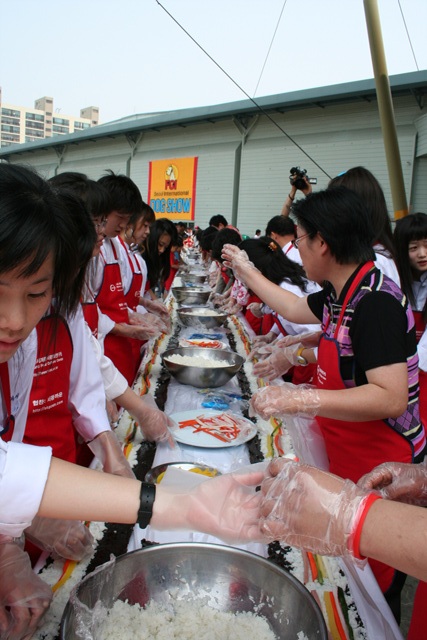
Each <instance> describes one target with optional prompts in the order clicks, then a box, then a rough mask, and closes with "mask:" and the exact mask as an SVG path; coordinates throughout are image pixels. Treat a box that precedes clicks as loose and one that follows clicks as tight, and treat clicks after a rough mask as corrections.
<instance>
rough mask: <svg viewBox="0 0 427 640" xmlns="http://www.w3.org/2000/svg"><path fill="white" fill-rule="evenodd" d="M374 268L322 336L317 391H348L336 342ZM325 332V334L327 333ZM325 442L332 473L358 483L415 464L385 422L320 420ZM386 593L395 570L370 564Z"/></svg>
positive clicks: (353, 288)
mask: <svg viewBox="0 0 427 640" xmlns="http://www.w3.org/2000/svg"><path fill="white" fill-rule="evenodd" d="M373 267H374V263H373V262H367V263H366V264H365V265H364V266H363V267H362V268H361V270H360V271H359V273H358V274H357V276H356V278H355V279H354V280H353V282H352V284H351V286H350V288H349V290H348V292H347V295H346V297H345V299H344V302H343V306H342V309H341V313H340V316H339V318H338V322H337V326H336V329H335V332H334V336H333V338H328V337H327V336H326V335H325V333H323V335H322V337H321V339H320V343H319V351H318V369H317V371H318V373H317V387H318V389H329V390H341V389H346V386H345V384H344V382H343V380H342V377H341V372H340V348H339V344H338V342H337V340H336V338H337V335H338V332H339V329H340V327H341V323H342V320H343V317H344V312H345V310H346V307H347V305H348V303H349V301H350V299H351V297H352V296H353V294H354V293H355V291H356V289H357V287H358V286H359V284H360V282H361V281H362V280H363V278H364V277H365V275H366V274H367V273H368V272H369V271H370V270H371V269H372V268H373ZM326 328H327V327H325V329H324V331H326ZM317 421H318V423H319V425H320V428H321V430H322V434H323V437H324V439H325V445H326V451H327V453H328V458H329V463H330V471H331V473H335V474H336V475H338V476H341V477H342V478H349V479H350V480H352V481H353V482H357V481H358V480H359V478H360V477H361V476H362V475H364V474H365V473H368V471H371V470H372V469H373V468H374V467H376V466H377V465H379V464H381V463H382V462H388V461H390V460H393V461H398V462H412V450H411V446H410V444H409V443H408V442H407V441H406V440H405V438H404V437H403V436H402V435H400V434H399V433H396V432H395V431H393V429H391V428H390V427H389V426H387V425H386V423H385V422H384V421H383V420H370V421H367V422H350V421H345V420H333V419H331V418H321V417H319V416H318V417H317ZM369 564H370V565H371V568H372V571H373V572H374V575H375V577H376V579H377V581H378V584H379V586H380V588H381V589H382V591H383V592H385V591H387V589H388V588H389V587H390V585H391V583H392V581H393V578H394V575H395V569H393V568H392V567H388V566H387V565H384V564H383V563H380V562H377V561H376V560H369Z"/></svg>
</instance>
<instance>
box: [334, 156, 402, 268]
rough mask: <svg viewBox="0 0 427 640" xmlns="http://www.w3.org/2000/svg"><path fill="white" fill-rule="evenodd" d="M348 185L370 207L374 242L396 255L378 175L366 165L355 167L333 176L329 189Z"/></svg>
mask: <svg viewBox="0 0 427 640" xmlns="http://www.w3.org/2000/svg"><path fill="white" fill-rule="evenodd" d="M336 187H347V189H351V190H352V191H354V192H355V193H357V195H358V196H359V197H360V198H361V199H362V200H363V202H364V203H365V206H366V207H367V209H368V213H369V217H370V219H371V225H372V228H373V232H374V240H373V244H374V243H376V242H379V243H381V244H382V245H383V246H384V247H385V248H386V249H387V251H388V252H389V253H390V254H391V256H392V257H394V244H393V231H392V227H391V221H390V217H389V215H388V211H387V204H386V201H385V197H384V191H383V190H382V187H381V185H380V183H379V182H378V180H377V179H376V177H375V176H374V174H373V173H371V172H370V171H369V169H365V167H353V168H352V169H349V170H348V171H345V172H344V173H341V174H340V175H339V176H336V177H335V178H332V180H331V181H330V182H329V185H328V189H335V188H336Z"/></svg>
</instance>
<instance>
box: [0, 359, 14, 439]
mask: <svg viewBox="0 0 427 640" xmlns="http://www.w3.org/2000/svg"><path fill="white" fill-rule="evenodd" d="M0 380H1V386H2V389H3V397H4V402H5V405H6V412H7V417H6V420H5V422H4V426H3V431H2V433H1V435H4V434H5V433H7V432H8V431H9V429H10V427H12V430H13V427H14V425H15V416H14V415H12V407H11V400H10V381H9V368H8V364H7V362H1V363H0Z"/></svg>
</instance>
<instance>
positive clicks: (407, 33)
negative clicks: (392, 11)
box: [397, 0, 420, 71]
mask: <svg viewBox="0 0 427 640" xmlns="http://www.w3.org/2000/svg"><path fill="white" fill-rule="evenodd" d="M397 3H398V5H399V9H400V13H401V14H402V20H403V24H404V25H405V29H406V35H407V36H408V40H409V45H410V47H411V51H412V55H413V56H414V60H415V66H416V67H417V71H419V70H420V68H419V66H418V62H417V59H416V57H415V51H414V47H413V46H412V42H411V36H410V35H409V31H408V27H407V26H406V20H405V16H404V15H403V9H402V7H401V4H400V0H397Z"/></svg>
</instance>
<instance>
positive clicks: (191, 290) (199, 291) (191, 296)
mask: <svg viewBox="0 0 427 640" xmlns="http://www.w3.org/2000/svg"><path fill="white" fill-rule="evenodd" d="M172 293H173V295H174V297H175V299H176V300H177V301H178V302H179V303H180V304H205V303H206V302H207V301H208V299H209V296H210V294H211V290H210V289H207V288H206V287H172Z"/></svg>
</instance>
